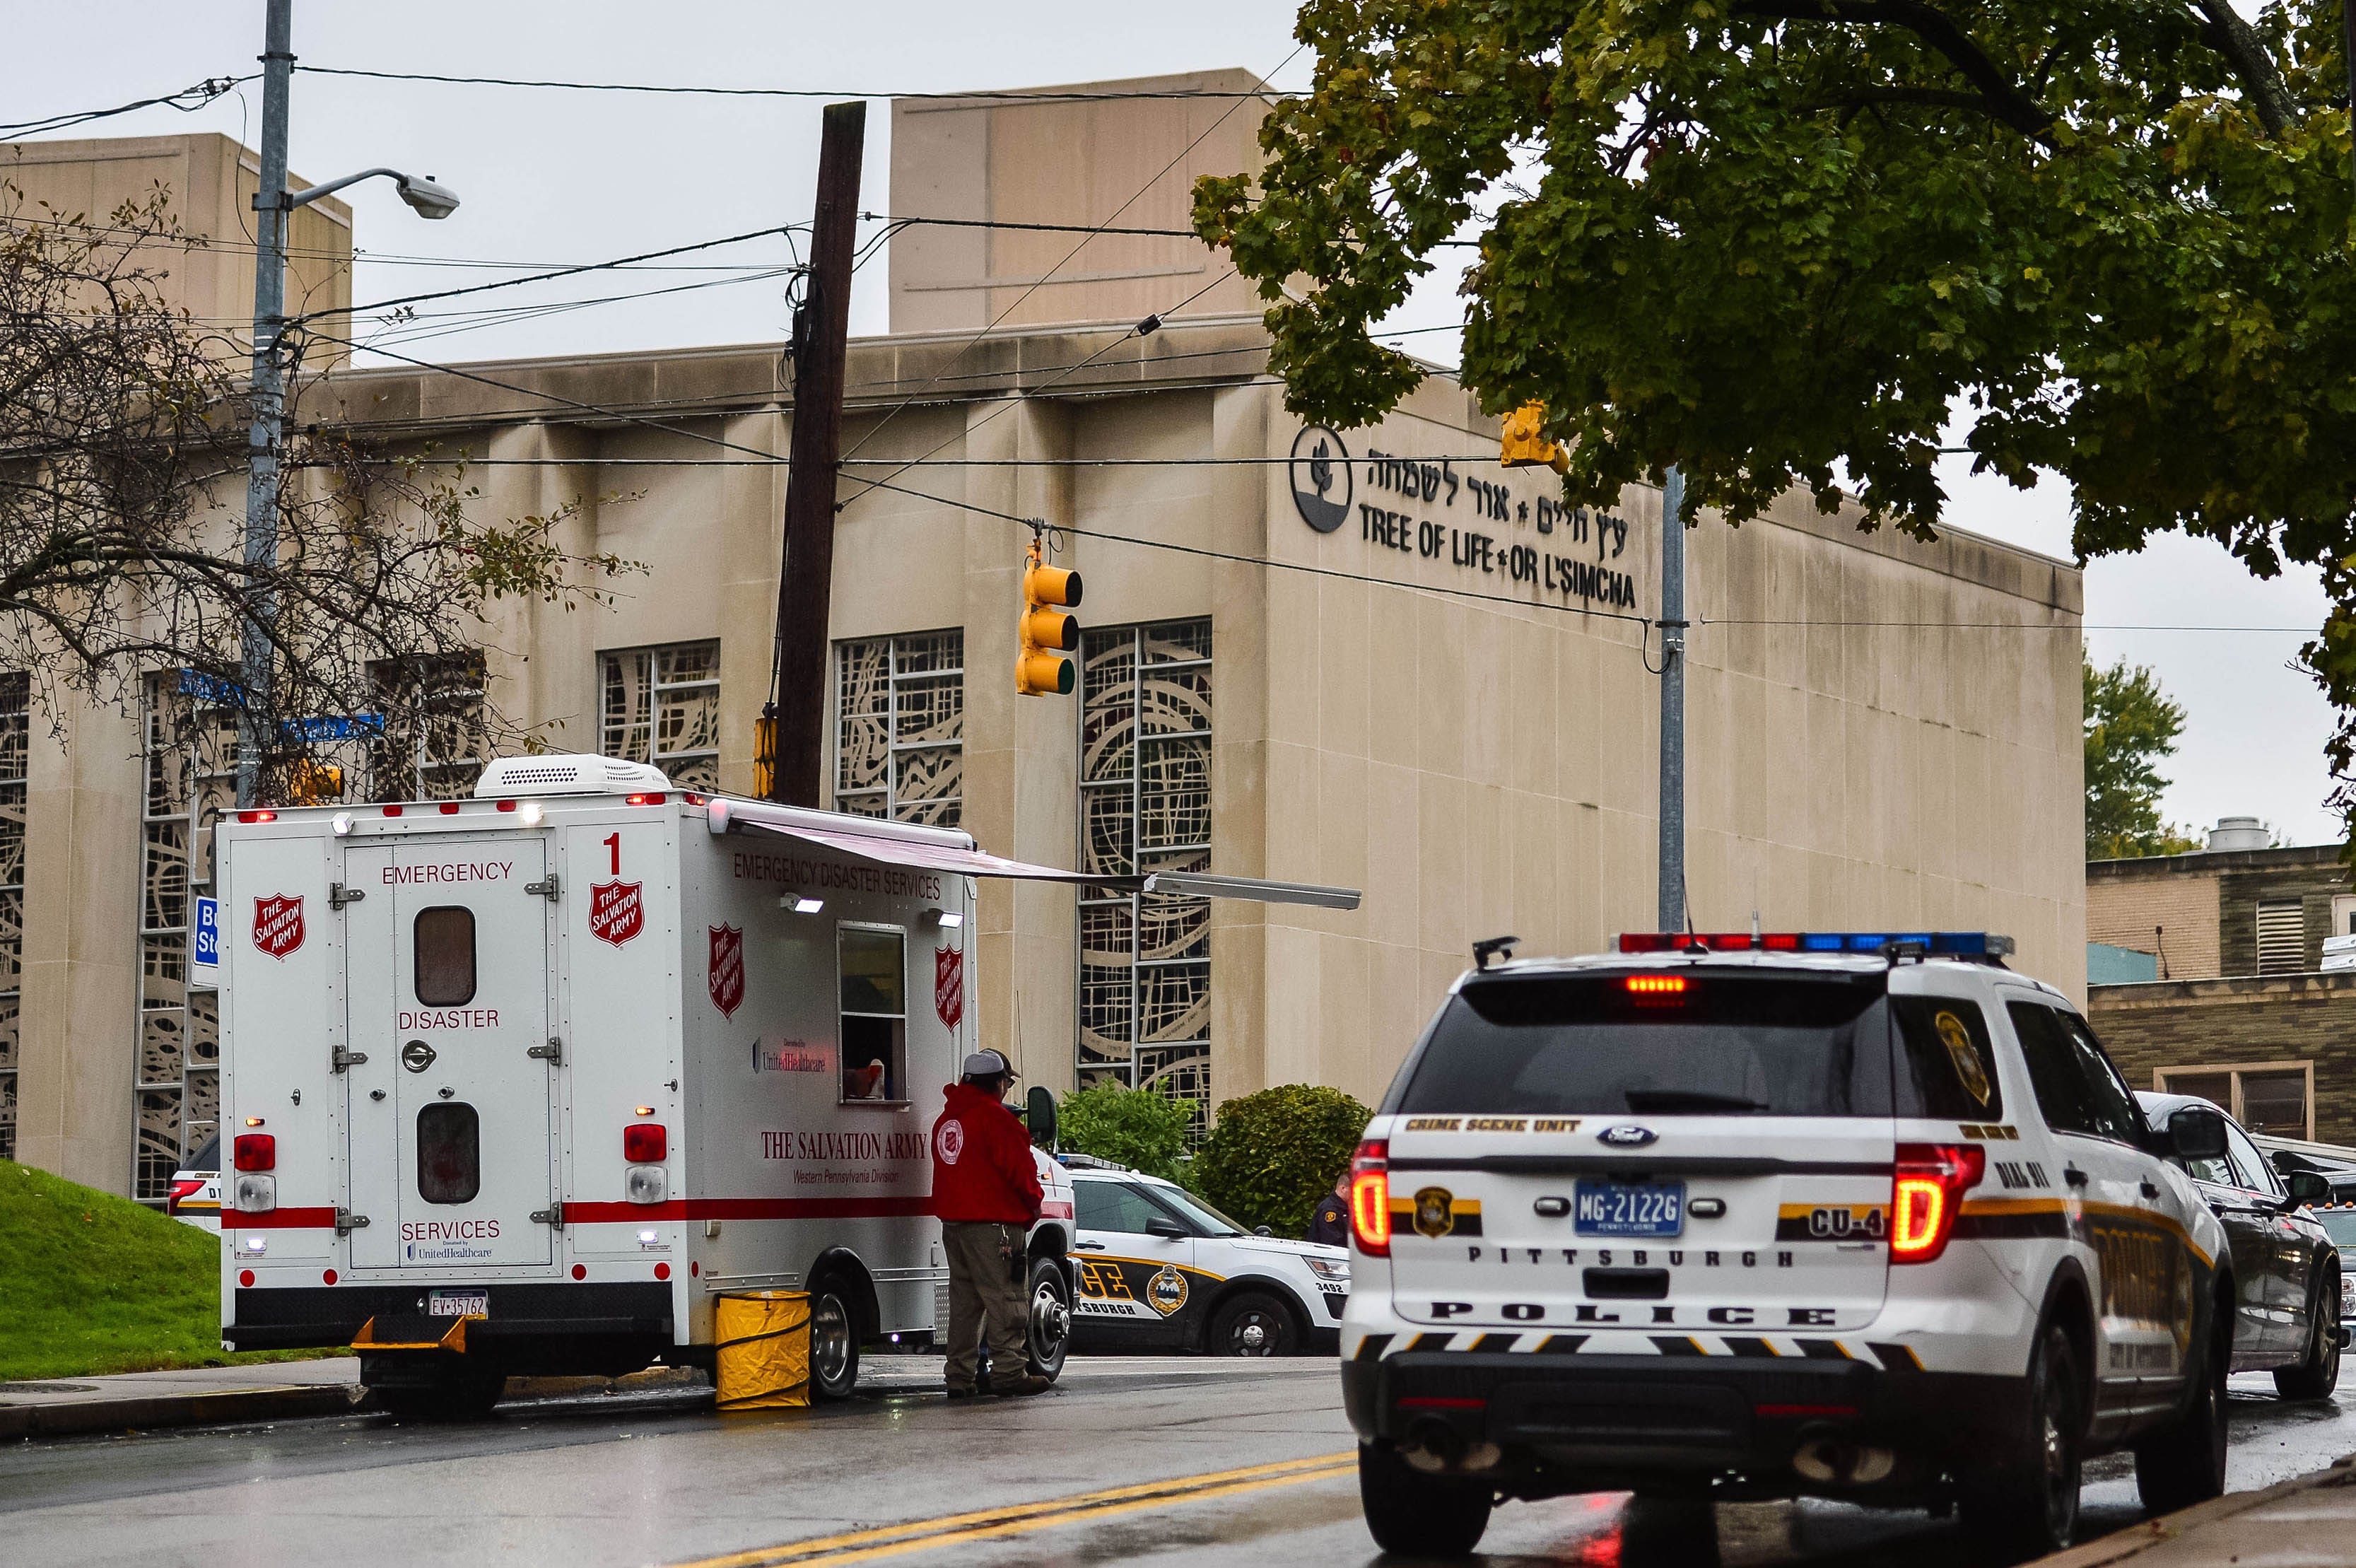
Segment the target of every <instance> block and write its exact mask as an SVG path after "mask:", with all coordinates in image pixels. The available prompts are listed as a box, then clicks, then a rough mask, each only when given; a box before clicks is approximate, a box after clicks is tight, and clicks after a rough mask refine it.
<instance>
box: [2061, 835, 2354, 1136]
mask: <svg viewBox="0 0 2356 1568" xmlns="http://www.w3.org/2000/svg"><path fill="white" fill-rule="evenodd" d="M2233 823H2234V819H2227V822H2224V823H2221V824H2219V831H2218V832H2214V833H2212V834H2211V835H2210V843H2211V845H2212V846H2213V847H2211V848H2209V849H2205V850H2200V851H2195V852H2194V853H2192V854H2176V855H2164V856H2155V857H2152V858H2149V859H2145V860H2106V861H2094V862H2092V863H2091V864H2089V865H2087V867H2086V938H2087V940H2088V941H2089V942H2100V943H2107V944H2109V945H2111V946H2112V947H2115V948H2125V949H2129V950H2133V951H2136V952H2141V953H2148V954H2151V955H2152V956H2153V958H2154V959H2155V961H2156V967H2157V972H2158V977H2159V978H2158V979H2157V980H2153V981H2147V982H2141V983H2128V984H2116V985H2100V984H2097V985H2090V986H2088V987H2087V991H2086V998H2087V1015H2088V1017H2089V1019H2090V1020H2091V1021H2092V1022H2093V1024H2094V1029H2095V1032H2096V1033H2097V1034H2099V1035H2100V1036H2102V1039H2103V1043H2104V1046H2105V1047H2108V1049H2109V1050H2110V1052H2111V1055H2112V1056H2113V1057H2114V1058H2116V1060H2117V1061H2118V1064H2119V1067H2120V1069H2121V1070H2123V1071H2124V1072H2126V1075H2127V1078H2128V1081H2130V1082H2131V1083H2133V1084H2134V1085H2135V1086H2136V1088H2138V1089H2167V1090H2173V1091H2175V1092H2178V1093H2182V1094H2199V1095H2203V1096H2205V1097H2207V1098H2209V1099H2211V1100H2214V1101H2217V1103H2219V1104H2220V1105H2222V1106H2225V1107H2226V1108H2228V1109H2229V1110H2231V1111H2232V1112H2233V1113H2234V1114H2235V1115H2236V1116H2238V1117H2240V1118H2241V1120H2242V1121H2243V1122H2245V1123H2247V1124H2248V1125H2249V1126H2250V1127H2252V1128H2254V1129H2255V1130H2257V1131H2259V1132H2265V1133H2278V1134H2280V1135H2282V1136H2284V1137H2291V1138H2319V1139H2322V1140H2325V1141H2327V1142H2330V1143H2346V1144H2356V970H2335V971H2331V972H2324V971H2323V968H2322V964H2323V943H2324V940H2325V939H2326V938H2328V937H2331V936H2335V935H2339V936H2345V935H2348V934H2350V933H2351V931H2356V884H2351V880H2350V876H2349V868H2348V866H2347V865H2346V864H2345V862H2344V859H2343V856H2344V854H2345V853H2346V851H2345V847H2344V846H2343V845H2340V844H2315V845H2308V846H2303V847H2299V848H2275V847H2245V845H2246V843H2247V837H2248V832H2249V830H2248V829H2247V828H2244V827H2237V826H2234V825H2233ZM2259 836H2260V838H2261V839H2263V834H2262V833H2261V834H2260V835H2259Z"/></svg>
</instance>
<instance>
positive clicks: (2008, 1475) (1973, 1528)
mask: <svg viewBox="0 0 2356 1568" xmlns="http://www.w3.org/2000/svg"><path fill="white" fill-rule="evenodd" d="M2028 1382H2029V1397H2028V1400H2027V1404H2028V1410H2027V1412H2026V1419H2025V1421H2024V1423H2023V1428H2022V1431H2021V1432H2020V1434H2019V1438H2018V1439H2017V1442H2018V1447H2017V1448H2016V1450H2015V1452H2014V1453H2012V1454H2011V1455H2007V1456H2006V1457H2005V1459H2004V1460H2003V1461H2002V1462H2001V1464H2000V1466H1998V1467H1997V1468H1994V1469H1990V1470H1986V1471H1983V1472H1981V1473H1980V1474H1978V1475H1976V1476H1972V1477H1967V1478H1966V1479H1965V1483H1964V1486H1963V1487H1962V1496H1961V1498H1959V1503H1960V1506H1961V1510H1962V1513H1963V1522H1964V1529H1965V1533H1967V1534H1968V1535H1970V1536H1971V1537H1972V1538H1974V1539H1975V1540H1976V1541H1980V1542H1982V1543H1984V1544H1986V1545H1987V1546H1989V1547H1992V1548H1994V1549H1995V1550H1997V1551H1998V1552H2002V1553H2004V1560H2005V1561H2008V1562H2017V1561H2023V1560H2026V1559H2029V1558H2032V1557H2042V1556H2044V1555H2046V1554H2047V1553H2048V1552H2059V1551H2061V1549H2062V1548H2063V1547H2065V1546H2068V1545H2069V1544H2070V1538H2071V1536H2072V1535H2073V1534H2074V1533H2076V1530H2077V1527H2078V1461H2079V1455H2080V1449H2081V1445H2082V1442H2083V1437H2084V1434H2085V1419H2084V1416H2083V1413H2082V1412H2080V1410H2079V1408H2078V1405H2079V1387H2080V1384H2079V1380H2078V1355H2077V1352H2076V1351H2075V1350H2074V1349H2072V1348H2071V1344H2070V1337H2069V1336H2068V1335H2067V1334H2065V1333H2063V1332H2062V1331H2061V1325H2060V1324H2058V1323H2052V1322H2048V1323H2047V1324H2046V1325H2045V1326H2044V1327H2043V1328H2042V1329H2041V1330H2040V1332H2039V1334H2038V1337H2037V1344H2036V1347H2035V1348H2034V1349H2033V1350H2031V1352H2030V1353H2029V1379H2028Z"/></svg>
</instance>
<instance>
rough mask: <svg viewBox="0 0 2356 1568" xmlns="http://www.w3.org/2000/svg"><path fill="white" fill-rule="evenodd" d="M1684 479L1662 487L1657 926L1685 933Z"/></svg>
mask: <svg viewBox="0 0 2356 1568" xmlns="http://www.w3.org/2000/svg"><path fill="white" fill-rule="evenodd" d="M1685 510H1686V479H1685V476H1684V475H1683V474H1681V473H1679V472H1678V471H1677V470H1676V468H1674V467H1672V468H1671V469H1670V470H1669V471H1668V474H1667V475H1666V477H1665V478H1664V479H1663V480H1662V482H1661V923H1660V926H1659V928H1658V929H1661V930H1664V931H1681V930H1683V929H1686V521H1685Z"/></svg>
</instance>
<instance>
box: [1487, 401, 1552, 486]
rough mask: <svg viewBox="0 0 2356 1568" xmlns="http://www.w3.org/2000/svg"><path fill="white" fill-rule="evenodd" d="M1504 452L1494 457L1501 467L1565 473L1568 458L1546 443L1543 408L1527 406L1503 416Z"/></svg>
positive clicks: (1533, 405) (1544, 405)
mask: <svg viewBox="0 0 2356 1568" xmlns="http://www.w3.org/2000/svg"><path fill="white" fill-rule="evenodd" d="M1504 447H1505V449H1504V451H1502V452H1501V453H1500V454H1499V455H1498V457H1497V461H1498V463H1499V465H1500V466H1501V467H1507V468H1535V467H1539V466H1540V465H1543V466H1545V467H1549V468H1552V469H1553V470H1554V471H1555V472H1556V473H1558V474H1561V473H1568V472H1569V469H1570V454H1569V453H1568V452H1566V451H1564V450H1563V449H1562V448H1561V447H1560V446H1556V445H1555V444H1554V443H1553V442H1551V441H1549V440H1547V436H1546V404H1544V403H1524V404H1522V406H1521V407H1519V408H1517V409H1515V410H1514V412H1513V413H1509V414H1507V415H1505V443H1504Z"/></svg>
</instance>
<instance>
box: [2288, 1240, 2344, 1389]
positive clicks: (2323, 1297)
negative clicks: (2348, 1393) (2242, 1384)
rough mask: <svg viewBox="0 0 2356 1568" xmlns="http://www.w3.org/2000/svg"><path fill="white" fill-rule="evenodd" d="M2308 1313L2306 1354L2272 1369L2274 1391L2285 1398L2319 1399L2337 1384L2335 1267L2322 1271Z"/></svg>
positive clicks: (2337, 1282)
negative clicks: (2290, 1363)
mask: <svg viewBox="0 0 2356 1568" xmlns="http://www.w3.org/2000/svg"><path fill="white" fill-rule="evenodd" d="M2307 1316H2308V1325H2307V1354H2306V1355H2304V1356H2302V1357H2300V1358H2299V1359H2298V1363H2297V1365H2296V1366H2290V1367H2277V1368H2276V1369H2275V1392H2276V1393H2278V1394H2280V1395H2281V1396H2282V1397H2283V1398H2285V1399H2286V1400H2319V1399H2322V1398H2324V1397H2325V1396H2327V1395H2328V1394H2329V1393H2330V1392H2331V1391H2332V1390H2333V1389H2335V1388H2337V1387H2339V1386H2340V1321H2339V1320H2340V1271H2339V1269H2338V1268H2336V1267H2334V1268H2327V1269H2326V1270H2324V1273H2323V1278H2322V1280H2321V1281H2320V1283H2318V1284H2317V1285H2316V1287H2315V1299H2314V1300H2312V1301H2310V1302H2308V1314H2307Z"/></svg>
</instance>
